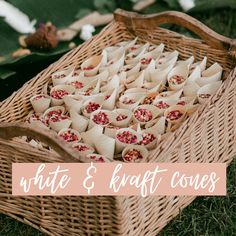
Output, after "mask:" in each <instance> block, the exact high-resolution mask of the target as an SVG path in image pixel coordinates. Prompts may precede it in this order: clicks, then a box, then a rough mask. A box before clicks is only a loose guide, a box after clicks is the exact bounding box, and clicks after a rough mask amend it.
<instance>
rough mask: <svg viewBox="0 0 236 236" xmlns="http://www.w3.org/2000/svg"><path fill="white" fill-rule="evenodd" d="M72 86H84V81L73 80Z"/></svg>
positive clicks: (79, 87) (78, 87)
mask: <svg viewBox="0 0 236 236" xmlns="http://www.w3.org/2000/svg"><path fill="white" fill-rule="evenodd" d="M70 84H71V85H72V86H74V87H75V88H77V89H81V88H83V87H84V85H83V83H82V82H79V81H73V82H71V83H70Z"/></svg>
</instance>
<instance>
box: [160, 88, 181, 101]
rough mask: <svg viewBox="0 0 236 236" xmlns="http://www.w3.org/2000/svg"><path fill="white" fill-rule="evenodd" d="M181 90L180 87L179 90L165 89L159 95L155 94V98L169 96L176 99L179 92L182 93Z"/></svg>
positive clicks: (179, 94)
mask: <svg viewBox="0 0 236 236" xmlns="http://www.w3.org/2000/svg"><path fill="white" fill-rule="evenodd" d="M182 92H183V90H182V89H180V90H179V91H166V92H162V93H160V94H159V95H157V98H167V97H168V98H169V99H178V98H179V97H180V96H181V94H182Z"/></svg>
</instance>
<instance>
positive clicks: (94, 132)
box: [81, 125, 103, 148]
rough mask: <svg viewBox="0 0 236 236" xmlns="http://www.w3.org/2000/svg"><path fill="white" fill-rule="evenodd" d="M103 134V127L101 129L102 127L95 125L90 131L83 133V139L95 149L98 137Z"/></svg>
mask: <svg viewBox="0 0 236 236" xmlns="http://www.w3.org/2000/svg"><path fill="white" fill-rule="evenodd" d="M102 133H103V127H101V126H100V125H95V126H94V127H93V128H92V129H90V130H89V131H87V132H83V133H81V137H82V139H83V141H84V143H87V144H89V145H90V146H92V147H93V148H94V147H95V146H94V144H95V142H96V141H97V137H98V136H99V135H101V134H102Z"/></svg>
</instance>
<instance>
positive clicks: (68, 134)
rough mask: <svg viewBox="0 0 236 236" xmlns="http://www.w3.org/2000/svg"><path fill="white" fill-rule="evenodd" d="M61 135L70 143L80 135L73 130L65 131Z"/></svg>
mask: <svg viewBox="0 0 236 236" xmlns="http://www.w3.org/2000/svg"><path fill="white" fill-rule="evenodd" d="M60 137H61V138H63V139H64V140H65V141H66V142H69V143H70V142H74V141H78V140H79V139H78V136H77V135H76V134H75V133H74V132H73V131H71V130H68V131H65V132H63V133H62V134H60Z"/></svg>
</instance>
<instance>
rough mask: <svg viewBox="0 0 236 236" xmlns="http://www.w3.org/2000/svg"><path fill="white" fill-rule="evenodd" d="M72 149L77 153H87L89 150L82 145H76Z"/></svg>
mask: <svg viewBox="0 0 236 236" xmlns="http://www.w3.org/2000/svg"><path fill="white" fill-rule="evenodd" d="M74 148H75V149H76V150H77V151H79V152H84V151H88V150H89V149H90V148H89V147H88V146H86V145H83V144H80V145H76V146H75V147H74Z"/></svg>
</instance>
